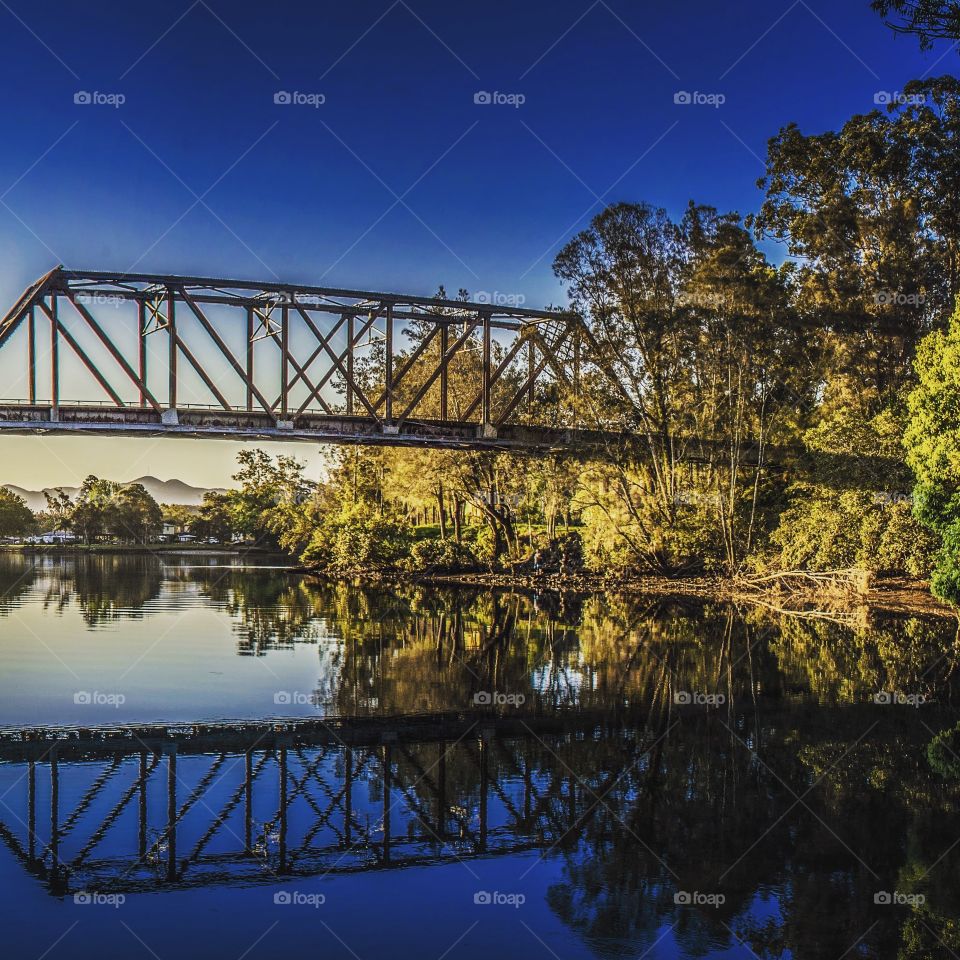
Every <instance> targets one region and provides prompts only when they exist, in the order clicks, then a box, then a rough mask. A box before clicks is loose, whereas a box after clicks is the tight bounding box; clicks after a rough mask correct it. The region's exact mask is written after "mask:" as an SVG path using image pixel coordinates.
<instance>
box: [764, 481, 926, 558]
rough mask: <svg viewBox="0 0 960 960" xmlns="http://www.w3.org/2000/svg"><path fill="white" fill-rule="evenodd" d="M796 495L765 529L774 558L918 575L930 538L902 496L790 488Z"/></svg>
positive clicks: (812, 488)
mask: <svg viewBox="0 0 960 960" xmlns="http://www.w3.org/2000/svg"><path fill="white" fill-rule="evenodd" d="M794 492H795V494H796V495H797V496H796V499H795V500H794V502H793V503H792V504H791V506H790V507H789V508H788V509H786V510H785V511H784V512H783V513H782V514H781V516H780V524H779V526H778V527H777V529H776V530H775V531H774V532H773V534H772V535H771V538H770V539H771V543H772V545H773V546H774V547H775V548H776V549H777V550H778V551H779V554H778V556H777V557H776V560H775V563H776V566H778V567H779V568H781V569H786V570H837V569H844V568H847V567H858V568H860V569H862V570H868V571H870V572H872V573H904V574H908V575H910V576H913V577H924V576H926V575H927V574H928V573H929V570H930V567H931V565H932V562H933V553H934V548H935V540H934V538H933V537H931V535H930V534H929V533H928V532H927V531H926V530H925V529H924V528H923V526H922V525H921V524H920V523H918V522H917V521H916V520H915V519H914V517H913V515H912V514H911V510H910V505H909V503H908V502H906V501H905V500H897V499H895V498H891V497H890V496H886V495H883V494H877V493H870V492H865V491H855V490H845V491H843V492H840V493H837V492H834V491H832V490H827V489H824V488H817V487H805V488H802V489H798V490H795V491H794Z"/></svg>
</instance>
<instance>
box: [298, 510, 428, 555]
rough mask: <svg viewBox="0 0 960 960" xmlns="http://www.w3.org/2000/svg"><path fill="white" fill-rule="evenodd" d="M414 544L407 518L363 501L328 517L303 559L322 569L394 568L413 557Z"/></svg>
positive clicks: (314, 534) (312, 539)
mask: <svg viewBox="0 0 960 960" xmlns="http://www.w3.org/2000/svg"><path fill="white" fill-rule="evenodd" d="M412 543H413V530H412V529H411V527H410V524H409V523H408V522H407V520H406V518H404V517H402V516H400V515H399V514H397V513H391V512H384V513H381V512H380V510H379V509H378V508H377V507H376V506H375V505H374V504H370V503H365V502H363V501H361V502H359V503H348V504H344V505H343V506H342V507H341V508H340V510H339V511H337V512H336V513H333V514H331V515H329V516H327V517H326V518H325V519H324V521H323V523H322V524H321V525H320V526H319V527H318V528H317V529H316V530H315V531H314V532H313V535H312V536H311V538H310V542H309V543H308V544H307V547H306V549H305V550H304V552H303V554H302V556H301V558H300V559H301V562H302V563H303V564H305V565H306V566H310V567H316V568H318V569H322V570H384V569H392V568H396V567H398V566H401V565H402V564H403V562H404V561H405V560H406V559H407V558H408V557H409V555H410V548H411V544H412Z"/></svg>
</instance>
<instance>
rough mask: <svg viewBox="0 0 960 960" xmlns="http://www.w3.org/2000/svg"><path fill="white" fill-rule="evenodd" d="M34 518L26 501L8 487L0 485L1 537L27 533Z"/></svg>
mask: <svg viewBox="0 0 960 960" xmlns="http://www.w3.org/2000/svg"><path fill="white" fill-rule="evenodd" d="M33 522H34V518H33V514H32V513H31V512H30V509H29V507H27V503H26V501H25V500H24V499H23V498H22V497H18V496H17V495H16V494H15V493H13V491H11V490H8V489H7V488H6V487H0V537H17V536H20V535H22V534H24V533H27V531H29V530H30V529H31V528H32V526H33Z"/></svg>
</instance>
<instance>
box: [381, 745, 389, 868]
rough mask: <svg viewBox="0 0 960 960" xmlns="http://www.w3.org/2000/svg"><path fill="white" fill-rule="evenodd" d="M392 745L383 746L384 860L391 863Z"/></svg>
mask: <svg viewBox="0 0 960 960" xmlns="http://www.w3.org/2000/svg"><path fill="white" fill-rule="evenodd" d="M390 755H391V751H390V744H389V743H385V744H384V745H383V860H384V863H389V861H390V763H391V756H390Z"/></svg>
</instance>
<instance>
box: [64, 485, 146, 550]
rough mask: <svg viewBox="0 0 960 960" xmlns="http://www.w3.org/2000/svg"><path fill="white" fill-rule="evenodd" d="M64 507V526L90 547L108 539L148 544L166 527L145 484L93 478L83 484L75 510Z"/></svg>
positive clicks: (73, 507) (74, 504) (73, 506)
mask: <svg viewBox="0 0 960 960" xmlns="http://www.w3.org/2000/svg"><path fill="white" fill-rule="evenodd" d="M50 502H51V498H49V497H48V503H50ZM53 502H56V501H53ZM67 503H69V501H67ZM60 507H61V508H62V510H63V522H64V525H65V526H68V527H69V528H70V529H72V530H73V531H74V532H75V533H76V534H77V535H78V536H79V537H81V538H82V539H83V540H84V541H85V542H86V543H92V542H94V541H95V540H97V539H99V538H101V537H105V536H106V537H114V538H116V539H118V540H127V541H133V542H134V543H146V542H148V541H149V540H150V539H151V538H153V537H155V536H156V535H157V534H158V533H159V532H160V528H161V525H162V523H163V511H162V509H161V507H160V504H158V503H157V501H156V500H154V499H153V497H151V496H150V494H149V493H147V491H146V489H145V488H144V487H143V485H142V484H139V483H131V484H121V483H115V482H114V481H113V480H102V479H100V478H99V477H95V476H93V475H91V476H89V477H87V478H86V480H84V481H83V485H82V486H81V487H80V492H79V493H78V494H77V499H76V502H75V503H73V505H72V506H70V507H68V506H67V505H66V504H62V503H61V504H60Z"/></svg>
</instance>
